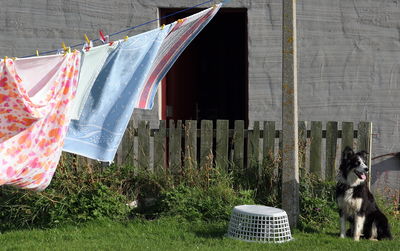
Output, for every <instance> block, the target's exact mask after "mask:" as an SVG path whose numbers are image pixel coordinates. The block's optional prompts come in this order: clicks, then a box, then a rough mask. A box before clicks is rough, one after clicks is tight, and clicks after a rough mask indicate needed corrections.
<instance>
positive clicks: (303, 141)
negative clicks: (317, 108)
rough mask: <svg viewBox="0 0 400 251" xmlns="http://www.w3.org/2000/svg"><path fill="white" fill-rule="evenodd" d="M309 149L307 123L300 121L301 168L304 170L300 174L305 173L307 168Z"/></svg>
mask: <svg viewBox="0 0 400 251" xmlns="http://www.w3.org/2000/svg"><path fill="white" fill-rule="evenodd" d="M306 150H307V123H306V122H305V121H299V168H300V170H302V172H301V173H300V174H304V172H305V170H306V167H307V166H306V156H307V153H306Z"/></svg>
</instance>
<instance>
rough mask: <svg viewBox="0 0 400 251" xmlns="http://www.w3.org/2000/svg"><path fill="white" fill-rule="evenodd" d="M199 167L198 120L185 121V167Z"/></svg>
mask: <svg viewBox="0 0 400 251" xmlns="http://www.w3.org/2000/svg"><path fill="white" fill-rule="evenodd" d="M193 167H197V121H196V120H186V121H185V168H193Z"/></svg>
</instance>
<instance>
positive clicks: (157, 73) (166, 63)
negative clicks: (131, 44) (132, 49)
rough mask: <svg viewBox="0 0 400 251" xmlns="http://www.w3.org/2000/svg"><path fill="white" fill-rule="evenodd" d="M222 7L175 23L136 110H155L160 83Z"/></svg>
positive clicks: (148, 78) (140, 96) (218, 5)
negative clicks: (155, 97) (154, 105)
mask: <svg viewBox="0 0 400 251" xmlns="http://www.w3.org/2000/svg"><path fill="white" fill-rule="evenodd" d="M221 6H222V4H217V5H216V6H215V7H212V8H209V9H206V10H204V11H201V12H199V13H196V14H194V15H191V16H189V17H186V18H184V19H180V20H179V21H177V22H175V23H173V25H174V26H173V29H172V30H171V32H170V33H169V34H168V36H167V37H166V38H165V39H164V41H163V43H162V45H161V49H160V50H159V52H158V54H157V57H156V60H155V61H154V63H153V64H152V68H151V70H150V74H149V75H148V76H147V79H146V81H145V83H146V84H145V85H144V86H143V88H142V89H141V92H140V95H139V98H138V100H137V103H136V106H135V107H136V108H141V109H152V108H153V104H154V96H155V95H156V93H157V88H158V84H159V82H160V81H161V79H162V78H163V77H164V76H165V75H166V74H167V72H168V71H169V70H170V69H171V67H172V65H173V64H174V63H175V61H176V60H177V59H178V57H179V56H180V55H181V53H182V52H183V51H184V50H185V48H186V47H187V46H188V45H189V44H190V42H192V40H193V39H194V38H195V37H196V36H197V35H198V34H199V33H200V31H201V30H202V29H203V28H204V27H205V26H206V25H207V24H208V23H209V22H210V20H211V19H212V18H213V17H214V16H215V14H217V12H218V10H219V9H220V8H221ZM210 39H211V38H210Z"/></svg>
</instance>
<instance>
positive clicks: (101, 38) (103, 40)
mask: <svg viewBox="0 0 400 251" xmlns="http://www.w3.org/2000/svg"><path fill="white" fill-rule="evenodd" d="M99 35H100V40H101V42H103V44H105V43H108V41H109V36H105V35H104V34H103V31H102V30H99Z"/></svg>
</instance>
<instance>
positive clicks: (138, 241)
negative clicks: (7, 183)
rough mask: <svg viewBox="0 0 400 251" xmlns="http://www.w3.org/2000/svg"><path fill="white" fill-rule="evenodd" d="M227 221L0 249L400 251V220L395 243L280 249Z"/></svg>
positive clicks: (80, 231)
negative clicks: (229, 233) (230, 230)
mask: <svg viewBox="0 0 400 251" xmlns="http://www.w3.org/2000/svg"><path fill="white" fill-rule="evenodd" d="M227 224H228V223H227V222H217V223H204V222H195V223H189V222H184V221H183V222H182V221H178V220H176V219H171V218H169V219H168V218H164V219H159V220H154V221H142V220H134V221H131V222H129V223H127V224H121V223H115V222H109V221H104V222H94V223H90V224H85V225H81V226H78V227H76V226H66V227H61V228H54V229H47V230H20V231H10V232H5V233H2V234H1V235H0V250H400V238H399V234H400V221H399V220H397V221H394V220H392V221H391V224H392V231H393V235H394V240H393V241H380V242H377V241H368V240H361V241H360V242H354V241H352V240H351V239H350V238H347V239H339V238H338V229H339V228H338V226H327V229H328V230H325V231H323V232H320V233H303V232H299V231H295V232H294V233H293V237H294V238H295V240H294V241H291V242H288V243H283V244H260V243H247V242H242V241H238V240H232V239H229V238H227V237H225V233H226V230H227Z"/></svg>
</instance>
